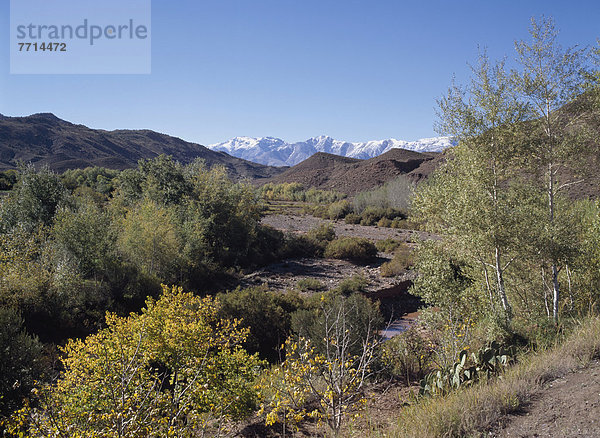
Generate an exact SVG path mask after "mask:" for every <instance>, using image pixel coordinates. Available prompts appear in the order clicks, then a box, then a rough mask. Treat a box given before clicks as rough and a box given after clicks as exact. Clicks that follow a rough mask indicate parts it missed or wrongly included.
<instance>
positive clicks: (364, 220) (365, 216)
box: [360, 207, 386, 225]
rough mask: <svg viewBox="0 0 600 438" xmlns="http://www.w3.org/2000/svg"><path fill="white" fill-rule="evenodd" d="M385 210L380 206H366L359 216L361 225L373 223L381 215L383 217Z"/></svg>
mask: <svg viewBox="0 0 600 438" xmlns="http://www.w3.org/2000/svg"><path fill="white" fill-rule="evenodd" d="M385 214H386V210H385V209H384V208H381V207H367V208H365V209H364V210H363V212H362V213H361V215H360V217H361V219H360V224H361V225H374V224H376V223H377V221H378V220H380V219H381V218H382V217H385Z"/></svg>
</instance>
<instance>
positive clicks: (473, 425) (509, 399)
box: [363, 317, 600, 438]
mask: <svg viewBox="0 0 600 438" xmlns="http://www.w3.org/2000/svg"><path fill="white" fill-rule="evenodd" d="M599 355H600V318H598V317H594V318H591V319H589V320H587V321H585V322H584V323H582V324H581V325H580V326H579V327H578V328H577V329H575V330H574V331H573V332H572V333H571V335H570V336H569V337H568V338H567V339H566V341H564V342H563V343H562V344H560V345H558V346H556V347H555V348H553V349H550V350H547V351H544V352H541V353H538V354H532V355H530V356H527V357H525V358H523V359H522V360H521V361H520V362H519V363H518V364H517V365H515V366H513V367H511V368H510V369H508V370H507V372H506V373H505V374H504V375H503V376H502V378H501V379H494V380H491V381H489V382H482V383H480V384H477V385H475V386H473V387H469V388H466V389H463V390H459V391H456V392H453V393H451V394H449V395H447V396H445V397H438V398H425V399H421V400H420V401H419V402H417V403H415V404H413V405H411V406H409V407H407V408H405V409H403V410H402V411H401V412H399V413H398V416H397V417H396V418H397V421H396V422H395V423H394V424H392V425H391V426H390V427H389V429H387V430H385V431H381V430H379V431H377V432H375V431H374V432H372V433H371V434H363V436H365V435H366V436H368V437H381V436H385V437H415V438H420V437H427V438H430V437H465V436H480V435H481V434H482V433H483V432H485V431H487V430H489V429H490V428H491V427H493V426H494V425H495V424H497V423H498V422H499V421H500V420H501V419H502V417H503V416H504V415H506V414H508V413H511V412H515V411H517V410H518V409H520V408H521V407H522V406H523V405H525V404H527V403H528V402H530V401H531V400H532V397H533V396H534V395H535V394H536V393H537V392H538V391H539V390H540V389H541V388H542V387H543V385H544V384H545V383H547V382H549V381H552V380H554V379H557V378H559V377H561V376H564V375H566V374H568V373H570V372H572V371H574V370H576V369H578V368H581V367H582V366H585V365H587V364H588V363H589V362H590V361H591V360H592V359H594V358H597V357H598V356H599Z"/></svg>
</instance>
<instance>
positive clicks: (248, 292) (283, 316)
mask: <svg viewBox="0 0 600 438" xmlns="http://www.w3.org/2000/svg"><path fill="white" fill-rule="evenodd" d="M217 298H218V300H219V303H220V307H219V316H220V317H221V318H222V319H223V320H231V321H234V320H239V321H241V322H240V327H241V328H244V329H246V330H248V336H247V337H246V340H245V341H244V342H243V344H242V345H243V347H244V348H245V350H246V351H248V352H249V353H259V355H260V357H261V358H263V359H267V360H268V361H269V362H271V363H274V362H277V361H278V360H280V359H281V351H280V347H281V344H282V343H283V342H284V341H285V339H287V337H288V336H289V335H290V333H291V320H292V316H291V315H292V314H293V313H294V312H296V311H297V310H299V309H302V308H303V307H304V303H303V300H302V299H301V298H300V296H298V295H297V294H295V293H293V292H288V293H286V294H279V293H275V292H271V291H269V290H268V289H267V288H266V287H265V286H259V287H252V288H247V289H240V288H238V289H236V290H233V291H230V292H227V293H220V294H218V295H217Z"/></svg>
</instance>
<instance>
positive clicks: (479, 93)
mask: <svg viewBox="0 0 600 438" xmlns="http://www.w3.org/2000/svg"><path fill="white" fill-rule="evenodd" d="M438 104H439V111H438V116H439V122H438V125H437V130H438V131H439V132H440V133H442V134H445V135H451V136H453V137H455V138H456V139H457V140H458V141H459V145H458V146H457V147H456V148H454V149H453V150H452V152H451V153H450V154H449V155H450V157H449V159H448V161H447V162H446V163H445V164H444V165H443V166H442V167H441V169H440V170H439V171H438V172H437V174H436V175H435V177H434V178H433V179H432V181H431V183H430V184H427V185H425V186H424V187H423V188H422V189H421V190H419V191H418V193H417V195H416V197H415V200H414V202H413V208H414V214H415V215H416V218H417V220H420V221H424V222H426V223H427V226H428V227H429V228H430V229H431V230H432V231H434V232H437V233H441V234H443V235H445V238H446V241H447V242H448V243H449V244H452V245H454V246H456V247H457V249H458V251H459V252H460V253H461V254H462V255H463V257H467V258H468V259H469V260H470V262H472V263H473V264H478V265H479V266H480V268H481V271H482V274H483V275H482V279H485V287H484V290H487V291H488V293H489V294H490V300H491V302H492V306H494V303H495V302H496V301H499V302H500V303H501V306H502V308H503V310H504V312H505V314H506V316H507V318H508V319H510V317H511V315H512V307H511V304H510V300H509V296H508V293H507V290H506V282H505V271H506V269H508V267H509V266H510V265H511V263H512V261H513V260H514V258H515V257H516V251H517V248H518V247H519V241H518V235H517V234H516V233H515V232H514V229H515V227H516V225H517V224H518V223H519V221H520V216H521V214H522V210H521V209H520V205H521V203H520V202H519V201H518V200H517V198H518V196H519V191H518V190H516V189H515V188H514V185H513V184H512V182H513V181H514V179H515V177H516V175H515V172H514V169H515V166H514V164H515V161H516V159H517V158H518V157H519V155H520V154H521V150H520V148H519V146H518V145H519V144H520V143H519V141H518V140H519V131H518V129H517V127H518V125H519V124H520V122H522V121H523V120H525V118H526V116H527V106H526V105H524V104H523V103H521V102H520V101H519V100H518V99H517V98H516V96H515V95H514V93H513V90H512V87H511V81H510V75H509V74H507V73H506V70H505V66H504V62H503V61H502V62H499V63H497V64H492V63H490V61H489V59H488V57H487V55H486V54H485V53H483V54H481V55H480V57H479V62H478V64H477V66H474V67H472V79H471V82H470V83H469V84H468V85H467V86H466V87H459V86H457V85H455V84H453V85H452V87H451V88H450V89H449V91H448V94H447V96H445V97H443V98H442V99H440V100H439V102H438ZM490 270H491V272H492V273H493V279H494V280H492V279H490V275H489V274H488V271H490ZM492 289H495V294H493V293H492ZM494 295H495V296H496V298H494Z"/></svg>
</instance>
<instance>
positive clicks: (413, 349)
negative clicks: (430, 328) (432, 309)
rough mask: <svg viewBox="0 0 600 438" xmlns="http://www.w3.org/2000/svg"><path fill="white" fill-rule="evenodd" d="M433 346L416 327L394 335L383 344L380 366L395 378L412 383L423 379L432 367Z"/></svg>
mask: <svg viewBox="0 0 600 438" xmlns="http://www.w3.org/2000/svg"><path fill="white" fill-rule="evenodd" d="M432 357H433V348H432V347H431V344H430V343H429V342H428V341H427V340H426V339H425V337H424V336H423V335H422V334H421V333H419V332H418V331H417V329H416V328H415V327H409V328H408V329H407V330H406V331H405V332H403V333H401V334H399V335H397V336H394V337H393V338H392V339H390V340H389V341H387V342H385V343H383V344H382V346H381V351H380V362H381V363H380V367H381V368H382V371H383V372H384V373H385V374H387V375H389V376H390V377H393V378H399V379H403V380H405V382H406V383H407V384H409V385H410V383H411V382H413V381H415V380H420V379H422V378H423V377H424V376H425V374H427V373H428V372H429V371H430V369H431V367H432V365H433V364H432Z"/></svg>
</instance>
